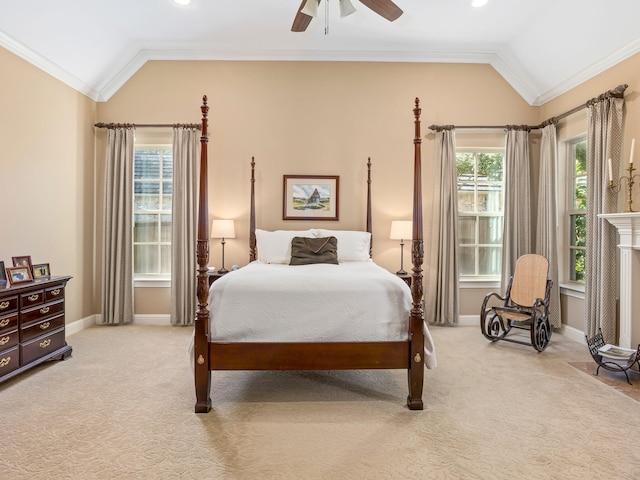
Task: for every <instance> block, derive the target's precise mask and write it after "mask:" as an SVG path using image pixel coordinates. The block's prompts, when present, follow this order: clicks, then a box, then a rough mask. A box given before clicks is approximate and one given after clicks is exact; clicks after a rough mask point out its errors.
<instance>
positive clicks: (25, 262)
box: [11, 255, 33, 272]
mask: <svg viewBox="0 0 640 480" xmlns="http://www.w3.org/2000/svg"><path fill="white" fill-rule="evenodd" d="M11 261H12V262H13V266H14V267H29V270H31V268H32V267H33V264H32V263H31V255H22V256H20V257H11ZM31 271H32V272H33V270H31Z"/></svg>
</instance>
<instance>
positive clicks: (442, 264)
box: [425, 127, 459, 325]
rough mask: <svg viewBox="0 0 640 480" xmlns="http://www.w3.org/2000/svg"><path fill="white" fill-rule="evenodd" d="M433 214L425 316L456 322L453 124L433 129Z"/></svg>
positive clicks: (455, 206)
mask: <svg viewBox="0 0 640 480" xmlns="http://www.w3.org/2000/svg"><path fill="white" fill-rule="evenodd" d="M433 158H434V161H433V164H434V167H433V188H432V194H433V198H432V214H431V221H430V222H429V224H428V226H427V229H428V233H427V235H428V239H429V240H428V242H429V243H428V248H427V262H426V275H425V277H426V282H425V319H426V321H427V322H430V323H436V324H442V325H447V324H456V323H458V317H459V288H458V287H459V272H458V197H457V195H458V186H457V180H458V176H457V168H456V134H455V129H454V128H453V127H445V128H443V129H441V130H440V131H437V132H436V142H435V148H434V156H433Z"/></svg>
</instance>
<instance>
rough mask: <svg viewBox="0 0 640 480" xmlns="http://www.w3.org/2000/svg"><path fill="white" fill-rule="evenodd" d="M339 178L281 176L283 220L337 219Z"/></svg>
mask: <svg viewBox="0 0 640 480" xmlns="http://www.w3.org/2000/svg"><path fill="white" fill-rule="evenodd" d="M339 191H340V177H339V176H337V175H284V179H283V202H282V219H283V220H338V207H339V198H338V195H339Z"/></svg>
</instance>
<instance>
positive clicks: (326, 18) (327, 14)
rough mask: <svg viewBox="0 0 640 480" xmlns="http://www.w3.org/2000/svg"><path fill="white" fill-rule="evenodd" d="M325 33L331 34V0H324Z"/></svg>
mask: <svg viewBox="0 0 640 480" xmlns="http://www.w3.org/2000/svg"><path fill="white" fill-rule="evenodd" d="M324 34H325V35H329V0H324Z"/></svg>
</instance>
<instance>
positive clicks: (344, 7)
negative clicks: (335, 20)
mask: <svg viewBox="0 0 640 480" xmlns="http://www.w3.org/2000/svg"><path fill="white" fill-rule="evenodd" d="M355 12H356V9H355V8H354V6H353V4H352V3H351V1H350V0H340V18H344V17H348V16H349V15H351V14H352V13H355Z"/></svg>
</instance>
